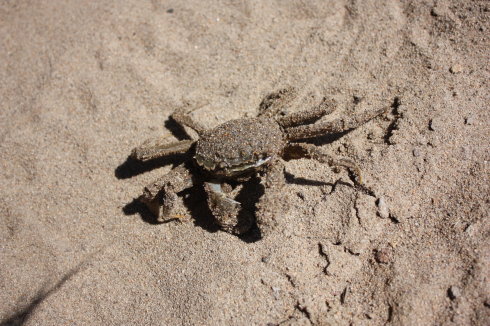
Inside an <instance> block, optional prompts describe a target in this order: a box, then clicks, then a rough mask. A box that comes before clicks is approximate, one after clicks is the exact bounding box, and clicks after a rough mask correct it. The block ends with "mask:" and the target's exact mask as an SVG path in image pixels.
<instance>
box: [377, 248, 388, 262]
mask: <svg viewBox="0 0 490 326" xmlns="http://www.w3.org/2000/svg"><path fill="white" fill-rule="evenodd" d="M391 257H392V253H391V250H390V249H388V248H383V249H379V250H376V252H375V253H374V259H376V261H377V262H378V263H380V264H388V263H389V262H390V261H391Z"/></svg>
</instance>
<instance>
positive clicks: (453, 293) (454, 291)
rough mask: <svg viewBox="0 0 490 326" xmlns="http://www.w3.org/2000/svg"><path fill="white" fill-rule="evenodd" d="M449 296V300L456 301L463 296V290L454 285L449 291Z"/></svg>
mask: <svg viewBox="0 0 490 326" xmlns="http://www.w3.org/2000/svg"><path fill="white" fill-rule="evenodd" d="M447 294H448V296H449V299H451V300H456V299H457V298H459V297H460V296H461V290H460V289H459V288H458V287H457V286H454V285H453V286H451V287H450V288H449V289H448V290H447Z"/></svg>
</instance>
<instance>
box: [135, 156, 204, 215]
mask: <svg viewBox="0 0 490 326" xmlns="http://www.w3.org/2000/svg"><path fill="white" fill-rule="evenodd" d="M193 185H194V184H193V180H192V175H191V173H190V171H189V170H188V169H187V167H186V166H185V165H184V164H181V165H179V166H177V167H176V168H174V169H173V170H170V172H169V173H167V174H166V175H164V176H163V177H161V178H159V179H157V180H155V181H153V182H152V183H150V184H149V185H147V186H146V187H145V188H144V190H143V195H141V196H140V198H139V199H140V201H141V202H143V203H144V204H146V206H147V207H148V209H149V210H150V212H151V213H152V214H153V215H155V217H156V218H157V221H158V222H160V223H161V222H165V221H166V220H168V219H170V218H176V217H180V215H172V213H174V212H173V211H174V209H175V208H176V205H177V203H178V200H179V197H178V196H177V193H178V192H180V191H182V190H185V189H187V188H190V187H192V186H193Z"/></svg>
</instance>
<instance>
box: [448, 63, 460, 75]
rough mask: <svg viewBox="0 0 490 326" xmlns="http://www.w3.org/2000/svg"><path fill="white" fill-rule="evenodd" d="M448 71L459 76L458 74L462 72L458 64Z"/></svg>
mask: <svg viewBox="0 0 490 326" xmlns="http://www.w3.org/2000/svg"><path fill="white" fill-rule="evenodd" d="M449 71H450V72H451V73H452V74H459V73H460V72H462V71H463V66H462V65H460V64H459V63H457V64H455V65H453V66H451V68H449Z"/></svg>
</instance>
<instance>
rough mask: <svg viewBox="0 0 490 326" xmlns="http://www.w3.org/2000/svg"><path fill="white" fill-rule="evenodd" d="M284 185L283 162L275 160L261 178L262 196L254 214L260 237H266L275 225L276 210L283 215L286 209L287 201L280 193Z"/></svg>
mask: <svg viewBox="0 0 490 326" xmlns="http://www.w3.org/2000/svg"><path fill="white" fill-rule="evenodd" d="M285 184H286V179H285V177H284V161H283V160H282V159H276V160H275V161H274V162H273V163H272V164H271V165H269V166H268V169H267V170H266V171H265V174H264V176H263V177H262V185H263V186H264V188H265V189H264V194H263V195H262V197H260V199H259V202H258V203H257V212H256V213H255V215H256V218H257V225H258V227H259V228H260V231H261V232H262V236H264V235H266V234H267V233H268V232H270V230H272V229H273V228H274V227H275V226H276V225H277V221H276V217H277V216H278V209H279V211H280V212H283V213H284V212H285V211H286V210H287V208H288V207H287V201H285V200H284V194H283V193H282V192H281V189H282V188H283V187H284V185H285ZM281 206H282V207H281Z"/></svg>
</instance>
